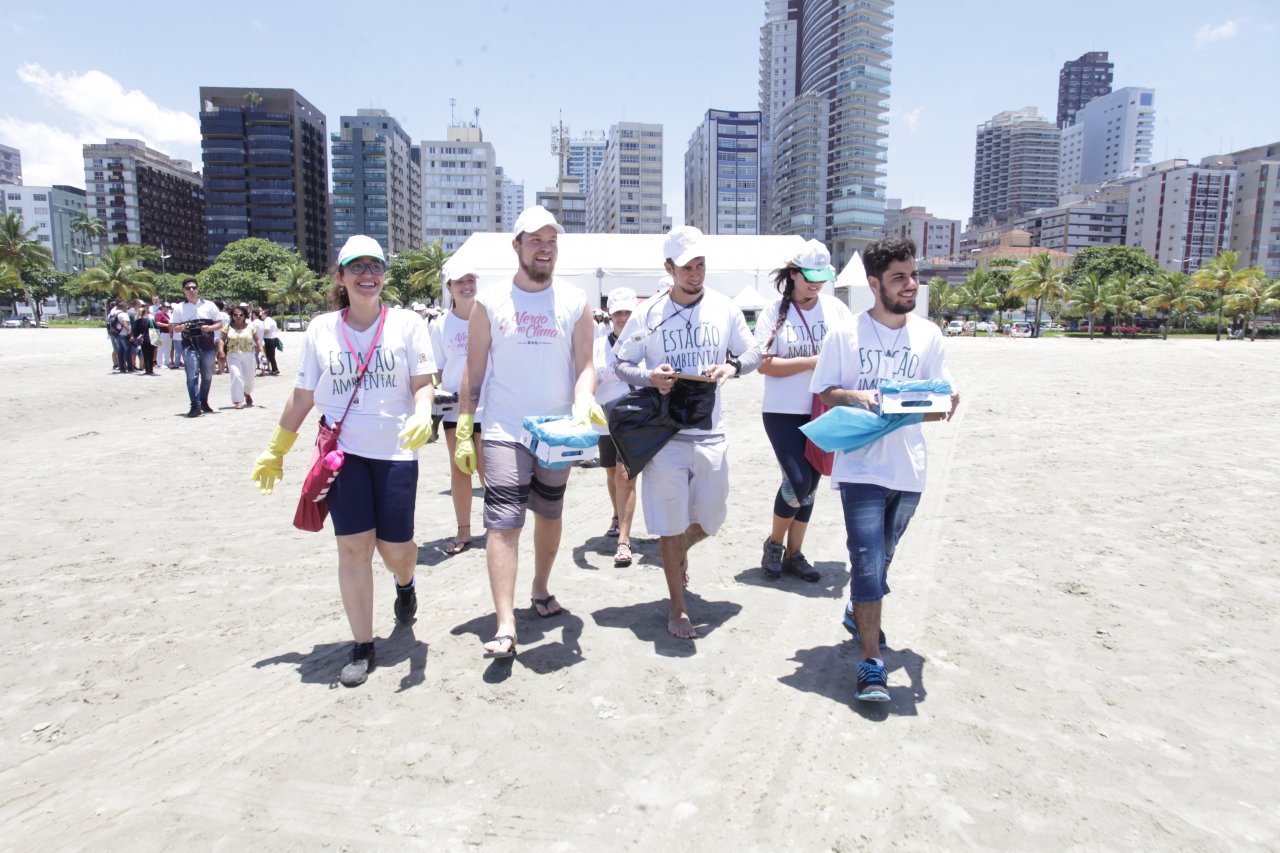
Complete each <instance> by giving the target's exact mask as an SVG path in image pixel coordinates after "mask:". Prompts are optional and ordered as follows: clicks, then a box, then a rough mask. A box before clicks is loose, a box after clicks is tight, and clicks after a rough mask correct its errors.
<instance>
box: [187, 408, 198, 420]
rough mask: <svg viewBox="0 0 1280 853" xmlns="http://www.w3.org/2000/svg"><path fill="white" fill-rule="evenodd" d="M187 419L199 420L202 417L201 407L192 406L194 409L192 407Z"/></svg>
mask: <svg viewBox="0 0 1280 853" xmlns="http://www.w3.org/2000/svg"><path fill="white" fill-rule="evenodd" d="M187 417H189V418H198V417H200V407H199V406H192V407H191V410H190V411H189V412H187Z"/></svg>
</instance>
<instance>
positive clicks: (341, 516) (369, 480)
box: [328, 453, 418, 542]
mask: <svg viewBox="0 0 1280 853" xmlns="http://www.w3.org/2000/svg"><path fill="white" fill-rule="evenodd" d="M345 457H346V458H345V459H344V461H343V463H342V470H341V471H339V472H338V478H337V479H336V480H334V481H333V486H332V487H331V488H330V489H329V498H328V502H329V515H331V516H332V517H333V532H334V533H335V534H336V535H338V536H351V535H352V534H355V533H364V532H365V531H367V530H376V531H377V536H378V538H379V539H381V540H382V541H383V542H408V541H410V540H412V539H413V511H414V505H415V503H416V501H417V497H418V460H416V459H406V460H402V461H392V460H388V459H366V458H365V457H363V456H356V455H355V454H354V453H347V454H345Z"/></svg>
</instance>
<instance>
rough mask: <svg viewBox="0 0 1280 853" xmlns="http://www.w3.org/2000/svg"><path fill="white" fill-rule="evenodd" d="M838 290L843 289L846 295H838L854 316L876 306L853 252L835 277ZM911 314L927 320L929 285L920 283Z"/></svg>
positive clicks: (863, 270) (859, 262) (859, 263)
mask: <svg viewBox="0 0 1280 853" xmlns="http://www.w3.org/2000/svg"><path fill="white" fill-rule="evenodd" d="M840 288H845V291H846V293H845V294H840V295H842V296H844V299H845V302H847V303H848V305H849V310H850V311H852V312H853V313H855V314H860V313H862V312H863V311H866V310H867V309H869V308H870V307H871V306H872V305H875V304H876V298H875V297H874V296H872V295H871V285H869V284H867V268H866V267H864V266H863V265H862V255H861V254H860V253H858V252H854V253H853V257H852V258H850V259H849V263H847V264H845V265H844V269H842V270H841V271H840V275H838V276H836V290H837V291H838V290H839V289H840ZM913 313H916V314H919V315H920V316H921V317H924V318H925V319H926V320H928V319H929V285H927V284H924V283H921V285H920V293H919V295H918V296H917V297H916V308H915V311H914V312H913Z"/></svg>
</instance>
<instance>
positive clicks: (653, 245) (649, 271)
mask: <svg viewBox="0 0 1280 853" xmlns="http://www.w3.org/2000/svg"><path fill="white" fill-rule="evenodd" d="M665 239H666V235H664V234H562V235H561V236H560V240H559V244H560V253H559V257H558V259H557V260H556V277H558V278H561V279H563V280H564V281H566V282H568V283H569V284H573V285H576V286H578V287H580V288H582V289H583V290H584V291H586V293H587V301H588V302H589V303H590V304H591V305H592V306H601V307H603V300H602V298H601V297H602V296H607V295H608V293H609V291H610V290H612V289H613V288H615V287H630V288H632V289H633V290H635V292H636V295H638V296H639V297H640V298H641V299H644V298H645V297H648V296H652V295H653V294H655V293H657V291H658V279H660V278H661V277H662V276H664V275H666V274H667V273H666V270H665V269H663V260H664V258H663V254H662V243H663V241H664V240H665ZM706 240H707V277H706V279H705V282H706V285H707V287H710V288H713V289H715V290H717V291H719V292H721V293H723V294H725V295H726V296H730V297H737V296H738V295H739V294H743V293H744V291H750V293H745V295H744V297H743V298H745V299H748V300H750V301H752V302H763V300H764V299H765V298H766V297H767V295H768V294H770V293H772V292H773V282H772V273H773V271H774V270H776V269H778V268H779V267H781V266H783V265H784V264H786V263H787V261H789V260H790V259H791V258H792V257H793V256H794V255H795V254H796V252H797V251H799V249H800V247H801V246H802V245H803V244H804V238H802V237H782V236H773V235H770V236H739V235H733V236H729V235H709V236H708V237H707V238H706ZM450 262H451V263H455V262H461V263H465V264H467V265H468V266H470V267H471V268H472V269H473V270H475V272H476V276H477V278H478V279H479V282H478V285H479V288H480V289H483V288H485V287H488V286H489V285H494V284H502V283H504V282H509V281H511V276H512V275H513V274H514V273H515V269H516V253H515V250H514V249H512V247H511V235H510V234H499V233H492V232H486V233H479V234H472V235H471V236H470V237H468V238H467V241H466V242H465V243H463V244H462V246H461V248H459V249H458V251H457V252H455V253H454V255H453V257H452V258H451V259H450ZM752 294H754V296H753V295H752ZM739 304H740V305H741V303H739ZM742 307H743V308H744V309H745V308H746V306H742ZM756 307H757V309H758V308H763V307H764V305H763V304H761V305H759V306H756Z"/></svg>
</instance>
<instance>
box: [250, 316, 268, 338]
mask: <svg viewBox="0 0 1280 853" xmlns="http://www.w3.org/2000/svg"><path fill="white" fill-rule="evenodd" d="M249 325H251V326H253V333H254V334H255V335H257V336H258V340H262V339H263V336H262V333H263V332H264V331H265V330H266V328H267V327H266V324H265V323H263V322H262V321H261V320H256V319H255V320H252V321H250V323H249Z"/></svg>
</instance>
